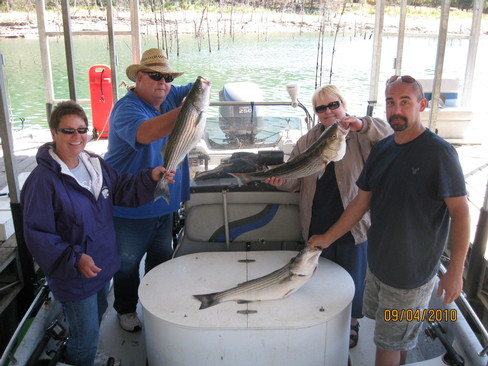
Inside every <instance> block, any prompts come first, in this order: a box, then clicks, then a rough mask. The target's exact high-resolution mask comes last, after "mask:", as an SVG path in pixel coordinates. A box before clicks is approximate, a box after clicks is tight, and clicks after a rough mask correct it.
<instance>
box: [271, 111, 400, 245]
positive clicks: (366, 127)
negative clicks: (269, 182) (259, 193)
mask: <svg viewBox="0 0 488 366" xmlns="http://www.w3.org/2000/svg"><path fill="white" fill-rule="evenodd" d="M360 120H361V121H363V128H362V129H361V131H350V132H349V133H348V135H347V136H346V144H347V147H346V154H345V155H344V157H343V158H342V160H340V161H337V162H336V163H335V174H336V179H337V186H338V187H339V192H340V195H341V199H342V204H343V205H344V208H345V207H347V206H348V205H349V203H350V202H351V201H352V200H353V199H354V197H356V194H357V193H358V187H357V186H356V180H357V179H358V177H359V174H360V173H361V170H362V169H363V166H364V163H365V161H366V159H367V158H368V156H369V153H370V152H371V147H372V146H373V144H374V143H375V142H376V141H379V140H381V139H383V138H384V137H386V136H388V135H390V134H392V133H393V130H392V129H391V127H390V126H389V125H388V124H387V123H386V122H384V121H383V120H381V119H378V118H371V117H362V118H360ZM324 129H325V127H324V126H323V125H322V124H321V123H319V124H317V125H316V126H314V127H313V128H312V129H311V130H310V131H308V132H307V134H306V135H303V136H302V137H300V139H299V140H298V141H297V143H296V145H295V147H294V148H293V151H292V152H291V155H290V158H292V157H294V156H296V155H298V154H300V153H302V152H303V151H304V150H305V149H306V148H307V147H309V146H310V145H311V144H312V143H313V142H314V141H315V140H317V138H318V137H319V136H320V134H321V133H322V132H323V131H324ZM324 171H325V167H324V169H323V170H322V171H320V172H318V173H316V174H314V175H311V176H308V177H304V178H299V179H287V180H286V181H285V183H284V184H283V185H282V186H280V187H278V188H279V189H281V190H284V191H291V192H295V191H300V220H301V226H302V234H303V238H304V240H305V242H306V241H307V240H308V230H309V228H310V221H311V219H312V205H313V198H314V196H315V190H316V186H317V179H318V178H319V177H321V176H322V174H323V173H324ZM370 224H371V219H370V216H369V212H368V213H366V214H365V215H364V216H363V218H362V219H361V220H360V221H359V222H358V223H357V225H356V226H354V227H353V228H352V230H351V233H352V235H353V237H354V242H355V243H356V244H358V243H362V242H364V241H366V240H367V236H366V233H367V230H368V229H369V226H370ZM324 232H325V230H324Z"/></svg>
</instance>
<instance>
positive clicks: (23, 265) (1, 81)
mask: <svg viewBox="0 0 488 366" xmlns="http://www.w3.org/2000/svg"><path fill="white" fill-rule="evenodd" d="M0 60H1V62H0V135H1V138H2V150H3V159H4V163H5V173H6V176H7V184H8V191H9V196H10V205H11V209H12V219H13V222H14V229H15V233H16V239H17V257H18V261H17V265H18V266H19V268H18V271H19V278H20V280H21V281H22V284H23V287H22V290H21V292H20V295H19V308H20V310H21V311H22V312H23V311H25V310H26V309H27V308H28V305H29V304H30V303H31V302H32V299H33V298H34V285H33V284H34V277H35V270H34V262H33V260H32V256H31V255H30V253H29V251H28V249H27V246H26V245H25V242H24V240H23V239H24V236H23V225H22V213H21V211H20V189H19V181H18V178H17V170H16V169H15V165H14V158H15V156H14V151H13V137H12V130H11V128H10V119H9V112H8V103H7V90H6V87H5V85H6V84H5V77H4V70H3V68H4V56H3V54H0Z"/></svg>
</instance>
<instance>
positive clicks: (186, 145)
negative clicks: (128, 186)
mask: <svg viewBox="0 0 488 366" xmlns="http://www.w3.org/2000/svg"><path fill="white" fill-rule="evenodd" d="M210 86H211V83H210V81H208V80H206V79H205V78H203V77H201V76H199V77H198V78H197V80H196V81H195V83H194V84H193V86H192V88H191V89H190V91H189V93H188V95H187V96H186V98H185V101H184V102H183V106H182V107H181V111H180V113H179V114H178V118H177V119H176V122H175V126H174V128H173V131H172V132H171V135H170V136H169V139H168V141H167V142H166V143H165V144H164V146H163V148H162V149H161V155H162V156H163V165H164V167H165V168H166V169H167V170H168V172H170V171H172V170H173V169H176V168H179V167H180V166H181V163H182V162H183V159H184V158H185V156H186V155H187V154H188V153H189V152H190V150H191V149H193V148H194V147H195V145H196V144H197V143H198V141H200V139H201V138H202V137H203V133H204V131H205V124H206V122H207V108H208V105H209V103H210ZM160 197H163V198H164V199H165V200H166V202H167V203H168V204H169V201H170V193H169V185H168V181H167V180H166V179H164V176H162V177H161V179H159V181H158V184H157V186H156V190H155V191H154V200H155V201H156V200H157V199H158V198H160Z"/></svg>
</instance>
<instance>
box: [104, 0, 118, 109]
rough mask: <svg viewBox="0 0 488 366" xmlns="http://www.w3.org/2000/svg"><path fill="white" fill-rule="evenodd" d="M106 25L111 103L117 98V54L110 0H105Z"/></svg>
mask: <svg viewBox="0 0 488 366" xmlns="http://www.w3.org/2000/svg"><path fill="white" fill-rule="evenodd" d="M107 27H108V44H109V50H110V69H111V71H112V95H113V99H112V101H113V103H115V102H116V101H117V100H118V99H119V96H118V93H117V85H118V84H119V83H118V81H117V55H116V53H115V41H114V22H113V14H112V0H108V1H107Z"/></svg>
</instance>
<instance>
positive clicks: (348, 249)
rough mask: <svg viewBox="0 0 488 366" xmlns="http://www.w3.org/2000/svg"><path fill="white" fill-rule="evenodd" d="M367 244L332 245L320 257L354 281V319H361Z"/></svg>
mask: <svg viewBox="0 0 488 366" xmlns="http://www.w3.org/2000/svg"><path fill="white" fill-rule="evenodd" d="M367 251H368V242H367V241H365V242H363V243H359V244H332V245H331V246H329V247H328V248H325V249H324V250H323V252H322V254H321V256H322V257H324V258H327V259H330V260H331V261H332V262H335V263H337V264H338V265H340V266H341V267H342V268H344V269H345V270H346V271H347V272H348V273H349V274H350V275H351V277H352V280H353V281H354V287H355V288H356V289H355V291H354V297H353V298H352V306H351V307H352V311H351V316H352V317H353V318H356V319H360V318H362V317H363V295H364V286H365V277H366V268H367V267H368V254H367Z"/></svg>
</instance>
